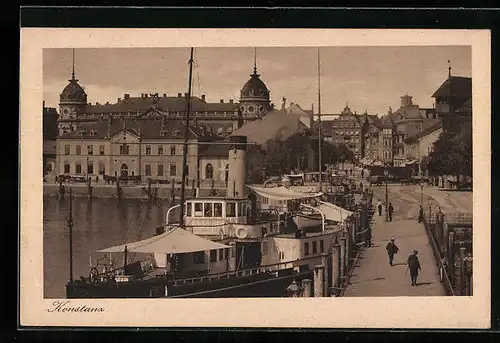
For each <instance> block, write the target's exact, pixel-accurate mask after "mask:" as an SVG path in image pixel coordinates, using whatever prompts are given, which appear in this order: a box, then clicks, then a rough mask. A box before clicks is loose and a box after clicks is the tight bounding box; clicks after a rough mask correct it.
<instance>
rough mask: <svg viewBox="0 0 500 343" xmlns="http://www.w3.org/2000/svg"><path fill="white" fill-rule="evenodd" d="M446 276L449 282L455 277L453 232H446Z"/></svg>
mask: <svg viewBox="0 0 500 343" xmlns="http://www.w3.org/2000/svg"><path fill="white" fill-rule="evenodd" d="M447 257H448V277H449V278H450V281H451V283H453V282H454V279H455V232H453V231H451V232H449V233H448V256H447Z"/></svg>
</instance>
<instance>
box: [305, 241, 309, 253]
mask: <svg viewBox="0 0 500 343" xmlns="http://www.w3.org/2000/svg"><path fill="white" fill-rule="evenodd" d="M304 256H309V242H305V243H304Z"/></svg>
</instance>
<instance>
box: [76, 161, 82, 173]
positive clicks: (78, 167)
mask: <svg viewBox="0 0 500 343" xmlns="http://www.w3.org/2000/svg"><path fill="white" fill-rule="evenodd" d="M76 173H77V174H81V173H82V165H81V164H80V163H77V164H76Z"/></svg>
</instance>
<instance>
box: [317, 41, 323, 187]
mask: <svg viewBox="0 0 500 343" xmlns="http://www.w3.org/2000/svg"><path fill="white" fill-rule="evenodd" d="M320 73H321V70H320V56H319V46H318V165H319V190H320V192H321V191H323V168H322V166H323V162H322V159H321V157H322V156H321V150H322V149H321V147H322V144H321V141H322V138H321V78H320Z"/></svg>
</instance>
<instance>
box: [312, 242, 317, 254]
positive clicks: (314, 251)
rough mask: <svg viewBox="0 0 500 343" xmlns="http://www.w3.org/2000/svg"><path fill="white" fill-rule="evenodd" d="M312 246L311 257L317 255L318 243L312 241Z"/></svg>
mask: <svg viewBox="0 0 500 343" xmlns="http://www.w3.org/2000/svg"><path fill="white" fill-rule="evenodd" d="M312 243H313V244H312V246H313V255H316V254H317V253H318V242H316V241H314V242H312Z"/></svg>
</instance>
